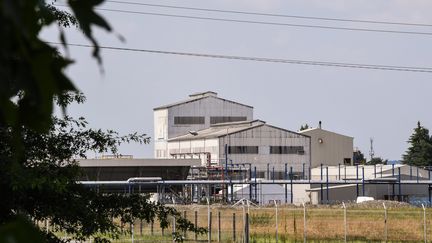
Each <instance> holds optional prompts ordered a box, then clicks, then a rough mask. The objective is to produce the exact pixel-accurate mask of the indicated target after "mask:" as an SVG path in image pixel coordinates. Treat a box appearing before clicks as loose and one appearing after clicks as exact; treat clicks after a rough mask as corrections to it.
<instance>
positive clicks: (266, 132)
mask: <svg viewBox="0 0 432 243" xmlns="http://www.w3.org/2000/svg"><path fill="white" fill-rule="evenodd" d="M225 144H227V145H228V146H258V154H228V159H229V163H231V160H232V162H233V163H251V164H252V168H253V167H255V166H256V168H257V171H258V172H266V170H267V164H269V167H270V170H271V171H272V170H273V168H274V170H275V171H276V172H283V171H284V170H285V163H287V164H288V168H289V167H290V166H292V167H293V170H294V172H301V171H302V169H303V164H305V167H306V169H308V168H309V167H310V158H311V151H310V138H309V137H308V136H305V135H301V134H297V133H295V132H290V131H286V130H283V129H279V128H275V127H272V126H269V125H263V126H260V127H256V128H253V129H249V130H246V131H243V132H239V133H235V134H231V135H228V136H224V137H221V138H219V153H220V155H219V158H220V159H221V162H222V163H223V161H224V158H225V148H224V147H225ZM270 146H303V148H304V154H302V155H301V154H270ZM264 174H266V173H264ZM306 174H308V173H306ZM261 175H262V173H260V174H259V175H258V176H261ZM265 177H266V178H267V177H268V176H265ZM279 177H280V173H279Z"/></svg>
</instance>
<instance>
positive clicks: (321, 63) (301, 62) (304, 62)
mask: <svg viewBox="0 0 432 243" xmlns="http://www.w3.org/2000/svg"><path fill="white" fill-rule="evenodd" d="M47 43H49V44H54V45H62V43H59V42H47ZM66 45H68V46H75V47H85V48H94V47H95V46H93V45H87V44H75V43H67V44H66ZM99 48H100V49H107V50H115V51H129V52H145V53H153V54H165V55H179V56H190V57H203V58H217V59H230V60H241V61H255V62H269V63H284V64H299V65H314V66H329V67H342V68H360V69H374V70H386V71H402V72H423V73H432V68H430V67H414V66H393V65H379V64H361V63H345V62H324V61H312V60H297V59H278V58H266V57H250V56H232V55H221V54H208V53H192V52H177V51H165V50H153V49H135V48H125V47H114V46H99Z"/></svg>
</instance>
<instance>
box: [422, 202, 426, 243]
mask: <svg viewBox="0 0 432 243" xmlns="http://www.w3.org/2000/svg"><path fill="white" fill-rule="evenodd" d="M422 208H423V232H424V242H425V243H427V231H426V230H427V227H426V208H425V206H424V204H423V203H422Z"/></svg>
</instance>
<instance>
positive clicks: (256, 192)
mask: <svg viewBox="0 0 432 243" xmlns="http://www.w3.org/2000/svg"><path fill="white" fill-rule="evenodd" d="M254 174H255V201H257V202H258V188H257V171H256V166H254Z"/></svg>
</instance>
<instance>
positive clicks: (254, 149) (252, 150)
mask: <svg viewBox="0 0 432 243" xmlns="http://www.w3.org/2000/svg"><path fill="white" fill-rule="evenodd" d="M228 153H229V154H258V146H229V147H228Z"/></svg>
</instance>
